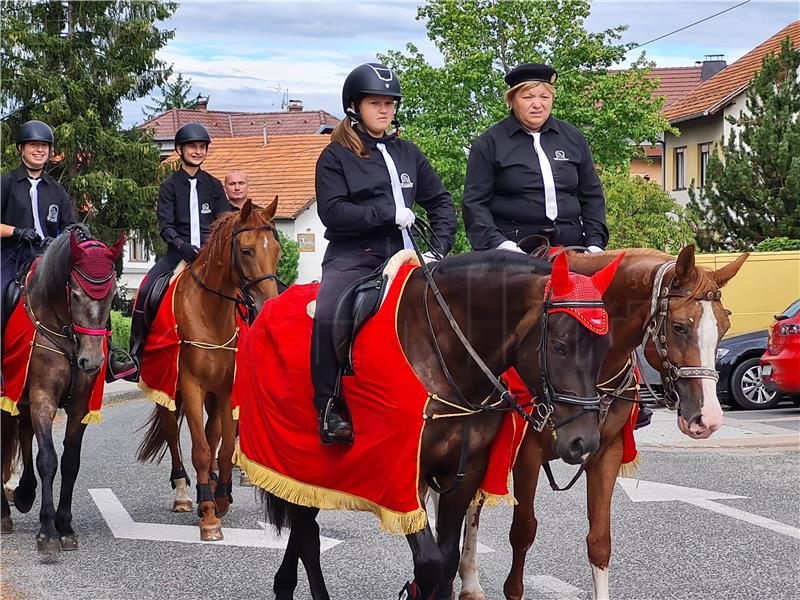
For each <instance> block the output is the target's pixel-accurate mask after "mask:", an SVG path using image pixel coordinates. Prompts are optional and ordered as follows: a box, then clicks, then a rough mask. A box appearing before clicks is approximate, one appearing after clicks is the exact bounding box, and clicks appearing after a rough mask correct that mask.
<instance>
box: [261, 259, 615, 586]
mask: <svg viewBox="0 0 800 600" xmlns="http://www.w3.org/2000/svg"><path fill="white" fill-rule="evenodd" d="M552 268H553V271H552V272H553V276H552V277H549V275H550V273H551V265H550V264H548V263H545V262H542V261H539V260H537V259H534V258H532V257H529V256H525V255H517V254H512V253H510V252H506V251H497V252H486V253H481V254H468V255H462V256H457V257H453V258H448V259H444V260H442V261H440V262H438V263H437V264H436V267H435V268H434V274H433V278H432V279H428V278H427V277H426V275H425V274H424V273H423V270H422V269H417V270H416V271H415V272H414V273H413V274H412V275H411V276H410V278H409V280H408V281H407V283H406V288H405V291H404V293H403V296H402V299H401V301H400V304H399V306H398V309H397V328H398V334H399V340H400V344H401V346H402V348H403V351H404V353H405V355H406V357H407V359H408V361H409V364H410V365H411V367H412V368H413V369H414V372H415V373H416V375H417V376H418V378H419V379H420V381H421V382H422V384H423V385H424V387H425V389H426V390H428V391H429V392H434V391H435V392H436V396H437V397H438V398H446V399H450V401H451V402H455V403H456V404H458V405H459V406H460V407H461V408H462V409H463V410H464V415H465V416H464V417H463V418H449V419H435V418H433V419H429V420H427V421H426V425H425V427H424V430H423V435H422V441H421V452H420V469H419V475H420V477H419V482H418V493H419V494H420V498H421V499H424V497H425V495H426V493H427V490H428V487H429V486H430V487H433V485H434V484H433V483H432V482H436V486H437V487H439V486H441V487H440V489H442V488H447V489H449V491H448V492H447V493H444V494H442V495H441V499H440V512H439V514H440V518H439V520H438V521H437V524H436V526H437V531H438V536H437V537H436V538H435V537H434V535H433V533H432V531H431V528H430V525H429V524H427V523H426V525H425V527H424V529H422V530H421V531H418V532H416V533H412V534H409V535H407V536H406V537H407V539H408V543H409V545H410V547H411V551H412V553H413V557H414V576H415V580H414V582H410V583H409V584H407V586H406V590H407V594H408V597H410V598H425V599H428V598H434V597H435V598H447V599H449V598H450V597H451V590H452V582H453V578H454V576H455V573H456V568H457V566H458V558H459V549H458V538H459V532H460V529H461V523H462V521H463V518H464V513H465V511H466V509H467V506H468V505H469V503H470V501H471V500H472V499H473V497H474V496H475V493H476V491H477V489H478V487H479V485H480V483H481V480H482V478H483V475H484V473H485V471H486V468H487V464H488V459H489V450H490V446H491V443H492V441H493V440H494V438H495V436H496V434H497V431H498V429H499V426H500V424H501V420H502V418H503V412H502V411H489V410H474V409H475V407H480V406H482V405H483V406H486V405H490V404H494V403H495V402H496V401H498V400H500V402H499V405H501V406H505V408H506V409H517V408H519V407H517V406H516V405H515V401H514V399H513V398H511V397H510V396H509V394H508V393H506V392H505V391H504V389H503V388H502V387H501V386H500V385H499V384H498V383H497V379H496V378H495V377H489V376H487V373H489V372H491V373H503V372H505V371H506V370H507V369H509V368H511V367H514V368H515V369H516V371H517V373H518V374H519V376H520V377H521V378H522V380H523V381H524V382H525V384H526V386H527V387H528V388H529V389H530V390H531V391H533V392H534V393H535V395H536V396H537V397H539V398H542V399H543V402H542V404H541V406H540V407H539V410H537V411H535V412H534V415H535V416H534V417H533V418H530V420H529V423H530V426H533V427H537V428H545V427H546V428H548V429H549V430H550V431H551V434H552V436H553V437H554V438H555V439H556V442H555V447H556V448H557V451H558V453H559V455H560V457H561V458H562V459H564V460H566V461H567V462H570V463H578V462H582V461H584V460H586V458H587V457H588V456H590V455H591V454H592V453H593V452H595V451H596V450H597V448H598V445H599V439H600V438H599V429H598V428H599V422H598V409H599V404H598V400H599V398H598V396H597V393H596V389H595V387H596V381H597V375H598V372H599V369H600V365H601V363H602V361H603V358H604V357H605V354H606V351H607V349H608V347H609V345H610V339H609V336H607V335H598V334H597V333H594V332H592V331H590V330H589V329H588V328H587V327H585V326H583V325H582V324H581V323H580V322H579V320H578V319H577V318H574V317H573V316H571V315H568V314H564V312H563V311H564V310H565V309H575V308H578V307H586V306H587V305H591V306H594V307H595V309H597V308H598V301H599V298H600V295H601V294H602V291H603V290H604V289H605V287H606V286H607V285H608V283H609V282H610V278H611V277H612V276H613V271H614V270H615V268H616V265H613V267H610V268H609V269H607V270H605V271H604V272H603V273H602V275H600V274H598V276H596V278H595V279H594V280H589V279H588V278H582V284H583V285H587V286H591V287H592V288H593V289H594V291H595V294H594V299H595V300H594V301H593V302H585V303H581V302H580V301H575V300H571V301H567V302H563V301H562V302H551V301H549V300H552V298H558V297H565V296H564V295H565V294H566V293H567V291H569V290H573V289H576V284H575V280H574V278H575V277H580V276H575V275H570V274H569V273H568V265H567V263H566V259H565V258H564V259H563V260H562V261H559V264H557V265H556V266H555V267H552ZM549 281H552V287H551V288H546V286H547V284H548V282H549ZM436 287H438V290H439V292H440V293H441V297H442V298H444V300H445V301H446V304H447V305H448V306H449V310H450V311H451V313H452V314H451V315H448V314H447V312H448V311H447V310H446V309H445V308H444V307H443V306H441V305H440V304H439V303H437V300H436V299H435V297H436V295H437V294H436V293H435V291H436V290H435V288H436ZM432 290H433V291H432ZM551 296H552V298H551ZM566 297H569V296H566ZM599 306H602V305H601V304H600V305H599ZM551 313H552V314H551ZM451 317H452V321H451ZM453 322H455V323H456V325H453ZM457 324H460V327H459V326H458V325H457ZM268 325H269V324H268V323H267V326H268ZM462 328H463V333H462V332H461V329H462ZM462 336H463V338H464V339H461V337H462ZM465 342H466V343H465ZM473 351H474V354H473ZM476 356H477V357H479V360H480V361H481V362H478V361H477V360H475V357H476ZM481 363H483V367H481ZM249 376H252V377H259V376H262V377H263V376H265V375H263V374H261V373H253V374H250V375H249ZM487 399H488V402H487V401H486V400H487ZM429 412H432V413H434V414H441V413H452V412H453V406H452V404H451V405H445V404H443V403H440V402H439V401H436V400H434V401H432V402H431V404H429ZM467 413H471V414H470V416H468V417H467V416H466V415H467ZM465 419H467V421H466V426H465ZM459 472H461V473H462V474H463V478H461V477H459V478H458V479H457V477H456V476H457V473H459ZM459 479H460V481H459ZM263 495H264V499H265V503H266V509H267V517H268V519H269V520H270V522H271V523H273V524H274V525H275V526H276V527H277V528H278V529H279V530H280V529H281V528H282V527H283V526H285V525H291V528H292V529H291V534H290V536H289V540H288V545H287V549H286V553H285V555H284V559H283V562H282V564H281V566H280V569H279V570H278V572H277V574H276V575H275V580H274V588H273V589H274V592H275V594H276V597H277V598H278V599H286V598H291V597H292V596H293V592H294V589H295V587H296V585H297V566H298V560H302V561H303V564H304V566H305V569H306V573H307V575H308V578H309V583H310V587H311V595H312V597H313V598H314V599H315V600H325V599H327V598H328V597H329V596H328V592H327V589H326V587H325V582H324V579H323V576H322V571H321V568H320V560H319V552H320V544H319V526H318V524H317V522H316V515H317V513H318V512H319V509H318V508H313V507H312V508H308V507H302V506H298V505H296V504H291V503H289V502H286V501H285V500H283V499H280V498H278V497H276V496H273V495H271V494H269V493H267V492H264V493H263ZM421 502H422V505H423V506H424V500H421Z"/></svg>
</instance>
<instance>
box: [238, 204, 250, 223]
mask: <svg viewBox="0 0 800 600" xmlns="http://www.w3.org/2000/svg"><path fill="white" fill-rule="evenodd" d="M252 213H253V202H252V200H250V198H248V199H247V200H245V201H244V204H243V205H242V210H241V212H240V213H239V220H240V221H241V222H242V223H245V222H247V220H248V219H249V218H250V215H251V214H252Z"/></svg>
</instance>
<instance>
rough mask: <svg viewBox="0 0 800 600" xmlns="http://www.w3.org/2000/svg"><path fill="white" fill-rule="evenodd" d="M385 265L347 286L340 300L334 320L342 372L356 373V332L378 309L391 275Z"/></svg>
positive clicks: (334, 334)
mask: <svg viewBox="0 0 800 600" xmlns="http://www.w3.org/2000/svg"><path fill="white" fill-rule="evenodd" d="M383 269H384V265H381V267H380V268H379V269H377V270H375V271H374V272H372V273H370V274H369V275H367V276H366V277H362V278H361V279H358V280H357V281H354V282H353V283H351V284H350V285H349V286H347V287H346V288H345V290H344V291H343V292H342V295H341V296H339V300H338V301H337V303H336V310H335V312H334V317H333V319H334V321H333V346H334V349H335V352H336V359H337V360H338V362H339V365H340V366H341V373H342V375H352V374H353V361H352V351H353V343H354V342H355V339H356V335H357V334H358V332H359V331H360V330H361V328H362V327H364V324H365V323H366V322H367V321H369V319H370V318H371V317H372V316H373V315H375V313H377V312H378V309H379V308H380V306H381V300H382V299H383V295H384V291H385V288H386V284H387V281H388V277H387V276H385V275H384V274H383Z"/></svg>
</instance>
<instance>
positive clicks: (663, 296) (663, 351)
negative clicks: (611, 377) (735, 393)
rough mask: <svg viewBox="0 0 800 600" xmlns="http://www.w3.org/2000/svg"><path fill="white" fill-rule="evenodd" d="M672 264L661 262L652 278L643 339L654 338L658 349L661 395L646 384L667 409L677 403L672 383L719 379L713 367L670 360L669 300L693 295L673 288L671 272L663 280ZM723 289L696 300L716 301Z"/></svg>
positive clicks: (673, 407)
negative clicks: (670, 277)
mask: <svg viewBox="0 0 800 600" xmlns="http://www.w3.org/2000/svg"><path fill="white" fill-rule="evenodd" d="M674 266H675V261H670V262H667V263H664V264H663V265H661V266H660V267H659V269H658V271H657V272H656V276H655V279H654V281H653V296H652V298H651V303H650V316H649V317H648V321H647V327H646V331H645V335H644V339H643V341H642V346H643V347H644V346H646V345H647V342H648V340H652V341H653V345H654V346H655V348H656V352H658V358H659V360H661V367H662V369H663V370H662V371H660V373H661V383H662V385H663V386H664V396H663V398H659V397H658V395H657V394H656V393H655V391H654V390H653V389H652V388H651V387H650V384H649V383H648V382H647V380H645V385H647V388H648V389H649V390H650V393H651V394H653V397H655V398H656V399H657V401H658V402H663V403H664V404H665V405H666V406H667V407H668V408H670V409H673V410H674V409H675V408H678V407H679V405H680V396H679V395H678V391H677V389H676V388H675V384H676V383H677V382H678V381H679V380H681V379H713V380H714V381H715V382H716V381H719V373H718V372H717V370H716V369H709V368H706V367H699V366H698V367H678V366H677V365H675V364H674V363H673V362H672V361H671V360H670V359H669V353H668V350H667V346H666V344H667V322H668V321H669V301H670V298H693V296H692V295H691V294H687V293H683V292H679V291H677V290H675V289H673V288H672V285H673V284H674V281H675V273H674V271H673V274H672V279H670V280H669V281H668V282H666V283H665V282H664V279H665V276H666V273H667V271H668V270H669V269H670V268H671V267H674ZM721 297H722V292H721V291H720V290H717V291H716V292H711V291H709V292H706V293H705V294H704V295H703V296H701V297H697V298H696V299H698V300H710V301H714V300H719V299H720V298H721Z"/></svg>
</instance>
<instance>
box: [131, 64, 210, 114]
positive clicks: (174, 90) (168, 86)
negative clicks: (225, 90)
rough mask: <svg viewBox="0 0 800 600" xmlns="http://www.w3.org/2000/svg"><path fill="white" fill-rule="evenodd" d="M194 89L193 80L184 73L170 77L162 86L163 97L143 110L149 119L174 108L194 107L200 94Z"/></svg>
mask: <svg viewBox="0 0 800 600" xmlns="http://www.w3.org/2000/svg"><path fill="white" fill-rule="evenodd" d="M193 95H194V92H193V91H192V80H191V79H190V78H189V77H184V76H183V73H178V76H177V77H176V78H175V79H174V80H172V79H170V80H169V81H167V82H166V83H165V84H164V85H162V86H161V98H159V99H156V100H154V103H153V104H150V105H147V106H146V107H145V109H144V110H143V111H142V113H143V114H144V116H145V117H146V118H148V119H151V118H153V117H156V116H158V115H160V114H163V113H165V112H167V111H168V110H170V109H172V108H194V107H195V106H196V105H197V100H198V99H199V98H200V95H199V94H198V95H197V96H194V97H193Z"/></svg>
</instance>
